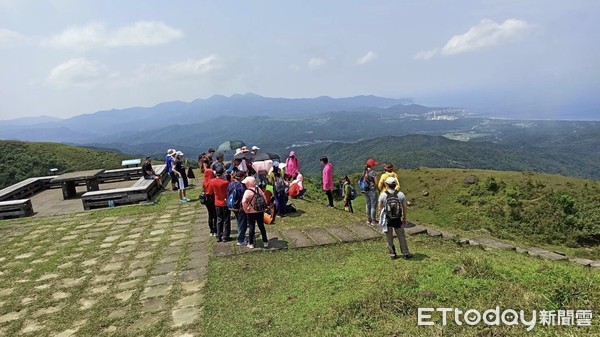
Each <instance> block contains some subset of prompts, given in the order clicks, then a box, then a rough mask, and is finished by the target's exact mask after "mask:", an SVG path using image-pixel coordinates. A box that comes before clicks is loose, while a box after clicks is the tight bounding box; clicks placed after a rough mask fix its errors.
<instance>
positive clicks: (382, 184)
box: [377, 172, 400, 192]
mask: <svg viewBox="0 0 600 337" xmlns="http://www.w3.org/2000/svg"><path fill="white" fill-rule="evenodd" d="M389 177H394V178H396V191H400V179H398V175H397V174H396V172H384V173H383V174H382V175H381V178H379V184H377V187H379V191H381V192H383V191H385V190H386V187H385V180H386V179H387V178H389Z"/></svg>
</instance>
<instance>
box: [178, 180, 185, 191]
mask: <svg viewBox="0 0 600 337" xmlns="http://www.w3.org/2000/svg"><path fill="white" fill-rule="evenodd" d="M177 185H179V190H180V191H183V190H185V185H184V184H183V178H178V179H177Z"/></svg>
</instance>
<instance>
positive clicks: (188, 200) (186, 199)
mask: <svg viewBox="0 0 600 337" xmlns="http://www.w3.org/2000/svg"><path fill="white" fill-rule="evenodd" d="M183 200H185V201H187V202H190V201H192V200H191V199H189V198H183Z"/></svg>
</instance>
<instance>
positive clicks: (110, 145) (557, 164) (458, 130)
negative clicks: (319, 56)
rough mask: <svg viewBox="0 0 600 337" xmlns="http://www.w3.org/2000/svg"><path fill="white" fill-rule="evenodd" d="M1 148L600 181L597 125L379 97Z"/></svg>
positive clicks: (44, 127)
mask: <svg viewBox="0 0 600 337" xmlns="http://www.w3.org/2000/svg"><path fill="white" fill-rule="evenodd" d="M404 136H409V137H404ZM426 136H430V137H426ZM419 137H420V138H419ZM0 139H18V140H25V141H44V142H48V141H49V142H60V143H67V144H71V145H77V146H83V147H88V148H97V149H107V150H112V151H114V152H117V153H125V154H127V155H129V156H135V157H143V156H146V155H152V156H154V157H156V158H162V157H163V156H164V155H165V152H166V150H167V149H169V148H176V149H178V150H182V151H183V152H184V153H185V154H186V156H187V157H188V158H195V157H196V156H197V155H198V154H199V153H201V152H205V151H206V150H207V149H208V148H209V147H217V146H218V145H219V144H220V143H222V142H224V141H226V140H230V139H239V140H243V141H245V142H246V143H247V144H248V145H249V146H252V145H258V146H260V147H261V148H262V149H263V151H268V152H274V153H278V154H280V155H281V156H282V157H285V155H286V154H287V153H289V151H290V150H292V149H294V150H295V151H296V152H297V153H299V155H302V156H303V157H304V158H303V160H306V166H305V169H306V170H307V173H314V174H317V173H318V172H319V170H320V167H319V163H318V158H319V157H320V156H321V155H331V156H332V160H333V161H335V162H337V163H339V164H341V165H338V168H339V169H341V171H340V172H349V173H350V172H352V171H355V170H357V169H358V170H360V169H361V168H362V165H363V163H364V160H365V159H366V156H376V157H377V158H376V159H378V160H381V161H385V160H389V161H392V162H394V163H395V164H396V165H398V166H400V167H405V168H414V167H418V166H430V167H455V168H486V169H487V168H489V169H496V170H516V171H523V170H530V171H540V172H548V173H560V174H565V175H574V176H579V177H586V178H593V179H599V178H600V173H598V172H600V122H598V121H524V120H509V119H493V118H487V117H482V116H475V115H472V114H470V113H469V112H468V111H466V110H464V109H461V108H453V107H427V106H422V105H417V104H412V103H411V102H410V100H406V99H389V98H383V97H376V96H357V97H348V98H331V97H318V98H312V99H304V98H302V99H288V98H269V97H262V96H259V95H254V94H245V95H233V96H230V97H225V96H213V97H211V98H208V99H198V100H195V101H192V102H190V103H185V102H168V103H161V104H158V105H156V106H154V107H149V108H140V107H138V108H129V109H123V110H109V111H99V112H96V113H93V114H88V115H80V116H76V117H72V118H69V119H64V120H62V119H56V118H52V117H39V118H22V119H17V120H12V121H0ZM458 140H460V141H458ZM226 155H228V156H230V155H231V154H226ZM315 158H317V159H315ZM344 170H346V171H344Z"/></svg>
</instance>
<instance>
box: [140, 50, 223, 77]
mask: <svg viewBox="0 0 600 337" xmlns="http://www.w3.org/2000/svg"><path fill="white" fill-rule="evenodd" d="M220 67H221V65H220V58H219V56H218V55H216V54H212V55H209V56H207V57H204V58H201V59H187V60H184V61H181V62H177V63H173V64H170V65H161V64H144V65H142V66H140V67H139V68H138V69H137V71H136V73H137V75H138V77H141V78H174V77H175V78H181V77H197V76H201V75H205V74H208V73H210V72H212V71H214V70H215V69H218V68H220Z"/></svg>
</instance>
